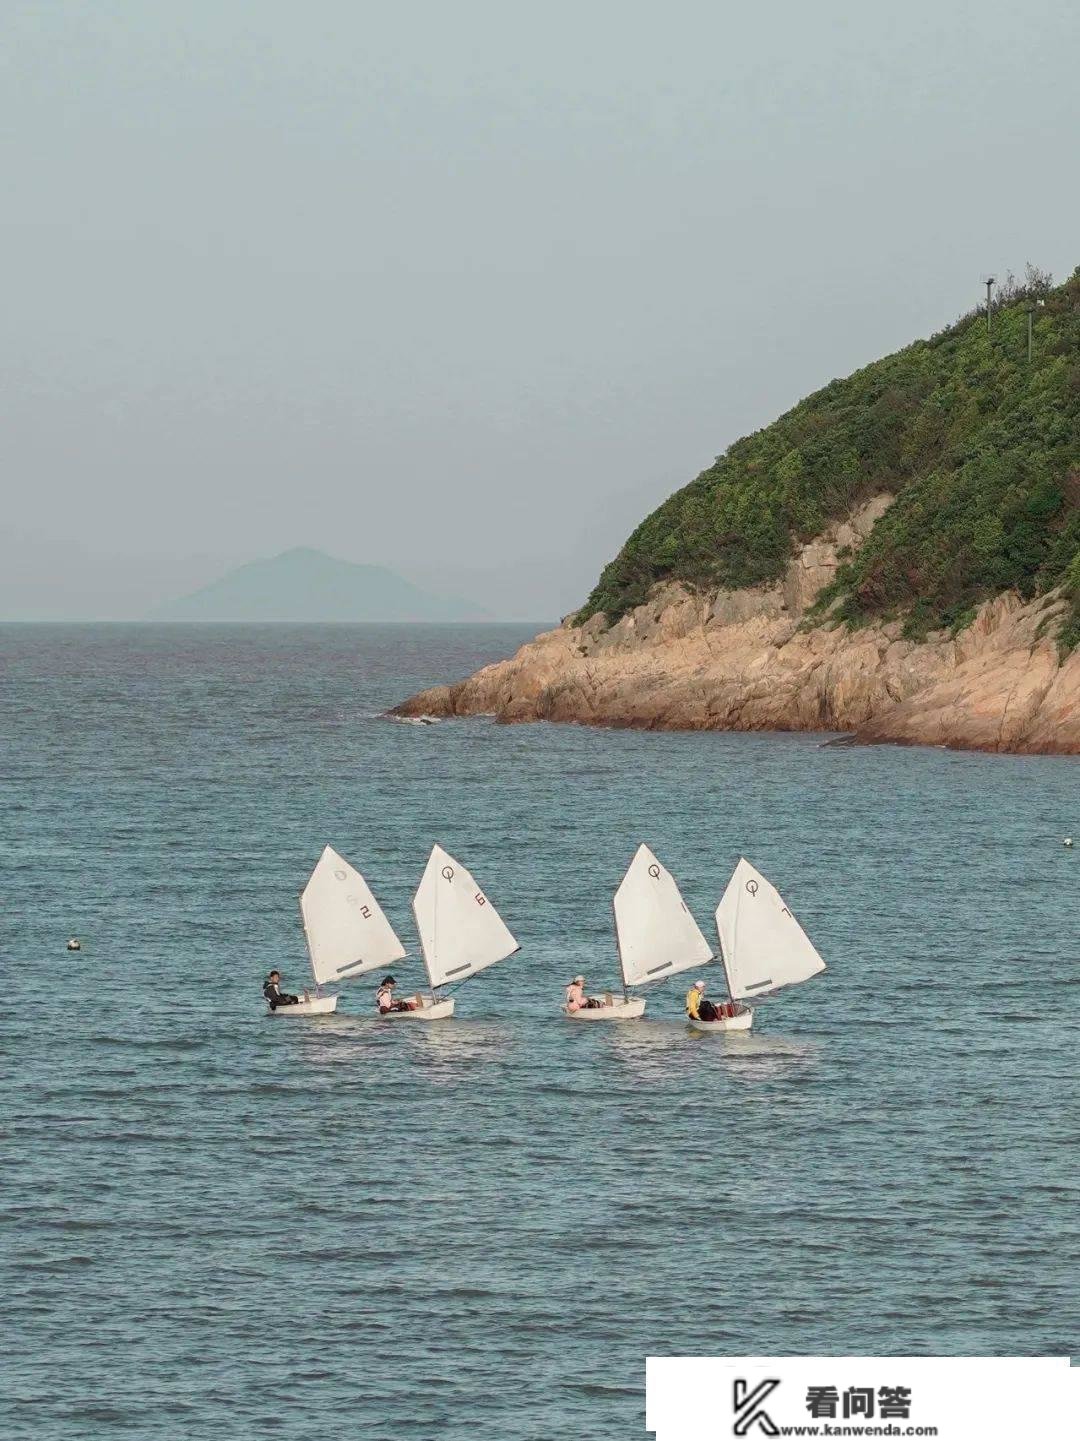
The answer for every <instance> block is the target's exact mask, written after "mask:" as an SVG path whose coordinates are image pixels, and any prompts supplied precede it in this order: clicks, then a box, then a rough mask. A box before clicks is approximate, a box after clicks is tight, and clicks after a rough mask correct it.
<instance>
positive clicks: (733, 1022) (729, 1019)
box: [687, 1006, 754, 1031]
mask: <svg viewBox="0 0 1080 1441" xmlns="http://www.w3.org/2000/svg"><path fill="white" fill-rule="evenodd" d="M687 1022H688V1024H689V1026H690V1029H691V1030H692V1031H748V1030H749V1029H750V1027H751V1026H752V1025H753V1024H754V1013H753V1011H752V1010H751V1009H750V1007H749V1006H745V1007H744V1008H743V1009H742V1010H741V1011H739V1013H738V1014H737V1015H734V1016H721V1017H720V1019H719V1020H718V1021H699V1020H697V1019H696V1018H695V1017H693V1016H690V1017H688V1018H687Z"/></svg>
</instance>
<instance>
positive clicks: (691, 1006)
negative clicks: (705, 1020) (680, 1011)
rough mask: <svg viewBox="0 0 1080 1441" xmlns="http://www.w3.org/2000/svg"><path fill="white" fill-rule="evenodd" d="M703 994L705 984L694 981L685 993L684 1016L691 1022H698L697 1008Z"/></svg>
mask: <svg viewBox="0 0 1080 1441" xmlns="http://www.w3.org/2000/svg"><path fill="white" fill-rule="evenodd" d="M704 994H705V982H704V981H695V982H694V984H693V985H692V986H691V987H690V989H689V990H688V991H687V993H686V1014H687V1015H688V1016H689V1017H690V1019H691V1020H692V1021H698V1020H700V1019H701V1017H700V1016H699V1015H698V1007H699V1006H700V1005H701V998H702V996H703V995H704Z"/></svg>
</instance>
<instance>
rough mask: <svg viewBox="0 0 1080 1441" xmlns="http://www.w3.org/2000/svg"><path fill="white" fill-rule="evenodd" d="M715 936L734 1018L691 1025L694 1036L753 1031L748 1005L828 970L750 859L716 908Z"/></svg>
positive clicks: (743, 861)
mask: <svg viewBox="0 0 1080 1441" xmlns="http://www.w3.org/2000/svg"><path fill="white" fill-rule="evenodd" d="M716 930H717V934H718V936H719V938H720V958H721V960H722V961H723V963H724V970H725V972H726V973H727V983H728V994H729V995H730V998H731V1007H730V1009H732V1010H733V1012H734V1014H732V1015H728V1016H722V1017H721V1018H720V1019H719V1020H716V1021H697V1020H691V1022H690V1024H691V1026H693V1028H694V1030H695V1031H748V1030H749V1029H750V1027H751V1026H752V1025H753V1022H754V1012H753V1010H752V1009H751V1008H750V1007H749V1006H748V1005H745V1004H744V1002H746V1001H747V1000H753V999H754V998H756V997H758V996H765V995H775V993H776V992H777V991H779V990H782V989H783V988H784V987H785V986H794V985H798V983H799V982H800V981H808V980H809V979H810V977H811V976H816V975H817V974H818V973H819V972H820V971H823V970H824V969H825V962H824V961H823V960H822V959H821V957H820V956H819V955H818V953H817V951H816V950H815V949H814V945H813V942H812V941H811V940H810V937H809V936H808V935H807V934H806V932H805V931H804V930H803V928H802V926H800V925H799V923H798V921H797V920H796V919H795V917H794V916H793V915H792V914H791V912H790V910H788V908H787V905H786V904H785V902H784V898H783V896H782V895H781V894H780V892H779V891H778V890H777V889H776V887H775V886H774V885H772V884H771V883H770V882H769V881H767V880H766V879H765V877H764V876H763V875H762V874H761V872H760V871H757V870H755V869H754V867H753V866H752V865H751V864H750V862H749V861H748V860H746V859H745V858H740V860H739V864H738V865H737V866H736V867H735V871H734V874H733V875H732V877H731V880H730V881H728V885H727V890H726V891H725V892H724V894H723V896H722V897H721V900H720V904H719V905H718V906H717V908H716Z"/></svg>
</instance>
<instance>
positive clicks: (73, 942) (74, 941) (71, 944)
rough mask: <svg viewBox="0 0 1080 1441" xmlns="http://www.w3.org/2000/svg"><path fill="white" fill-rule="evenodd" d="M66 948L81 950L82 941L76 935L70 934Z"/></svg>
mask: <svg viewBox="0 0 1080 1441" xmlns="http://www.w3.org/2000/svg"><path fill="white" fill-rule="evenodd" d="M67 948H68V950H69V951H81V950H82V941H80V940H79V938H78V936H72V937H71V938H70V940H69V941H68V943H67Z"/></svg>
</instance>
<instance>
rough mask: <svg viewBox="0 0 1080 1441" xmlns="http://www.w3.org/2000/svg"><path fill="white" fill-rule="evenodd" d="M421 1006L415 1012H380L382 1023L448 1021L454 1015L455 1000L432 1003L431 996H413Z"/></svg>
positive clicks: (450, 998) (412, 998)
mask: <svg viewBox="0 0 1080 1441" xmlns="http://www.w3.org/2000/svg"><path fill="white" fill-rule="evenodd" d="M410 1000H417V1001H419V1002H420V1005H419V1006H418V1007H417V1008H416V1010H415V1011H380V1012H379V1020H380V1021H447V1020H449V1019H450V1017H451V1016H452V1015H453V1014H454V998H453V997H452V996H445V997H444V998H443V999H442V1000H441V1001H432V1000H431V998H430V996H412V997H410Z"/></svg>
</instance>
